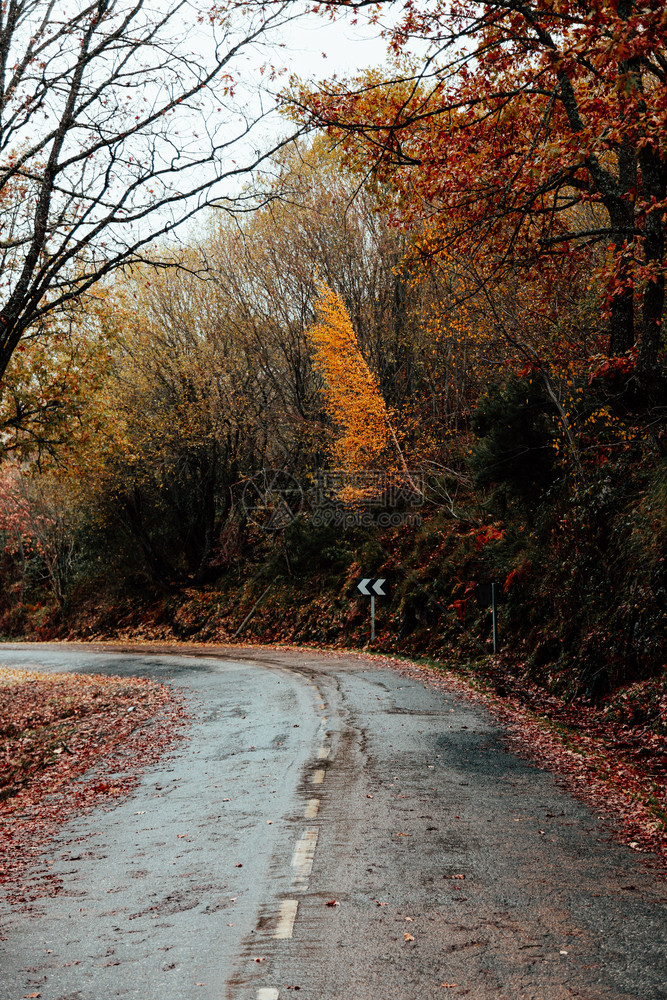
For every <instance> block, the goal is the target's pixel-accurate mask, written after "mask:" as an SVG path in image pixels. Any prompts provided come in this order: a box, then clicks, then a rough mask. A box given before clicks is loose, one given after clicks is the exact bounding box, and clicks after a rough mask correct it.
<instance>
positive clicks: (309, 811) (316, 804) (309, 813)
mask: <svg viewBox="0 0 667 1000" xmlns="http://www.w3.org/2000/svg"><path fill="white" fill-rule="evenodd" d="M319 808H320V800H319V799H308V805H307V806H306V811H305V813H304V814H303V817H304V819H315V817H316V816H317V813H318V811H319Z"/></svg>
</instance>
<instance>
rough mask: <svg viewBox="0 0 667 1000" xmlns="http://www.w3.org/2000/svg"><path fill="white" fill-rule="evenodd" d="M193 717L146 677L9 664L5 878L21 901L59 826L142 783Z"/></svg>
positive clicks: (2, 749)
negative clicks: (29, 873)
mask: <svg viewBox="0 0 667 1000" xmlns="http://www.w3.org/2000/svg"><path fill="white" fill-rule="evenodd" d="M184 721H185V711H184V708H183V703H182V701H181V700H179V698H178V697H176V696H175V695H174V693H173V692H171V691H170V690H169V689H168V688H167V687H165V686H164V685H158V684H154V683H152V682H150V681H147V680H145V679H142V678H129V679H128V678H120V677H102V676H90V675H84V674H73V673H72V674H70V673H68V674H42V673H37V672H32V671H24V670H9V669H5V668H0V881H8V882H11V883H12V893H11V894H12V898H13V899H14V900H15V901H25V900H26V899H28V898H32V897H33V896H34V895H35V887H34V883H33V884H32V885H31V887H30V888H28V886H26V885H22V879H23V876H24V875H25V872H26V870H27V868H28V866H29V865H30V864H31V862H32V861H33V860H34V859H35V858H36V857H37V856H38V855H39V853H40V851H41V849H42V848H43V846H44V844H45V843H46V842H47V841H48V839H49V837H50V836H51V835H52V834H53V833H54V831H55V830H56V829H57V828H58V826H59V825H60V824H61V823H63V822H64V821H65V820H67V819H68V818H70V817H71V816H73V815H74V814H76V813H79V812H82V811H85V810H87V809H90V808H91V807H92V806H94V805H97V804H99V803H100V802H104V801H105V800H109V799H113V798H115V797H116V796H118V795H121V794H123V793H125V792H127V791H128V790H129V789H130V788H132V787H133V785H134V784H135V783H136V781H137V780H138V776H139V773H140V768H139V766H138V764H137V761H141V768H143V767H145V766H147V765H148V764H150V763H152V762H154V761H156V760H157V759H158V758H159V757H160V756H161V755H162V753H163V752H164V750H165V749H166V748H167V747H168V746H169V745H170V744H171V743H172V742H173V741H174V739H175V738H177V736H178V733H179V731H180V729H181V728H182V726H183V724H184ZM48 885H49V879H48V876H46V877H45V879H44V880H43V889H44V890H45V891H46V890H47V888H48Z"/></svg>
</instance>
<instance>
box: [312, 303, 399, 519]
mask: <svg viewBox="0 0 667 1000" xmlns="http://www.w3.org/2000/svg"><path fill="white" fill-rule="evenodd" d="M315 311H316V315H317V322H316V323H315V324H313V326H311V327H310V328H309V330H308V331H307V335H308V339H309V341H310V343H311V346H312V348H313V365H314V367H315V369H316V371H318V372H319V374H320V375H321V377H322V379H323V382H324V396H325V403H326V408H327V411H328V413H329V416H330V417H331V419H332V421H333V423H334V425H335V427H336V437H335V439H334V442H333V445H332V449H331V450H332V457H333V460H334V462H335V463H336V465H337V466H338V468H339V469H340V470H341V471H342V472H344V473H347V474H349V476H350V481H349V482H350V484H349V485H347V486H345V487H344V488H343V490H342V491H341V493H340V498H341V500H343V501H346V502H350V501H354V500H355V499H360V498H361V496H362V495H363V494H364V493H365V492H366V491H365V490H363V489H361V490H360V489H359V487H358V485H357V484H356V483H355V480H354V476H353V475H352V474H353V473H355V472H362V471H365V470H371V469H384V470H386V471H388V472H390V471H391V465H392V464H393V463H392V461H391V447H390V446H391V445H392V444H393V446H394V449H395V452H396V456H397V458H398V462H399V465H400V467H401V469H402V472H403V474H404V476H406V477H407V479H408V481H409V482H410V484H411V486H413V487H414V488H415V489H417V488H416V487H415V486H414V483H413V482H412V477H411V476H410V473H409V471H408V468H407V465H406V463H405V459H404V457H403V453H402V451H401V448H400V445H399V442H398V439H397V437H396V433H395V431H394V429H393V427H392V424H391V414H390V412H389V410H388V409H387V406H386V404H385V401H384V399H383V398H382V394H381V393H380V389H379V386H378V382H377V379H376V377H375V376H374V375H373V373H372V371H371V370H370V368H369V367H368V364H367V363H366V360H365V359H364V356H363V354H362V353H361V351H360V349H359V345H358V343H357V338H356V335H355V332H354V328H353V326H352V322H351V320H350V317H349V314H348V312H347V309H346V308H345V303H344V302H343V300H342V298H341V297H340V295H338V294H337V293H336V292H334V291H332V289H331V288H329V286H328V285H326V284H325V283H322V284H321V286H320V294H319V297H318V298H317V300H316V302H315Z"/></svg>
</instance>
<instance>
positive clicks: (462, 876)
mask: <svg viewBox="0 0 667 1000" xmlns="http://www.w3.org/2000/svg"><path fill="white" fill-rule="evenodd" d="M452 878H465V875H452Z"/></svg>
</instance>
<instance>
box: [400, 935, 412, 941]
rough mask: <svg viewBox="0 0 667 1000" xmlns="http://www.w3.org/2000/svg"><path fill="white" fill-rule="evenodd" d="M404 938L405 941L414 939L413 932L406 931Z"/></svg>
mask: <svg viewBox="0 0 667 1000" xmlns="http://www.w3.org/2000/svg"><path fill="white" fill-rule="evenodd" d="M403 940H404V941H414V938H413V936H412V934H408V933H405V934H404V935H403Z"/></svg>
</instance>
